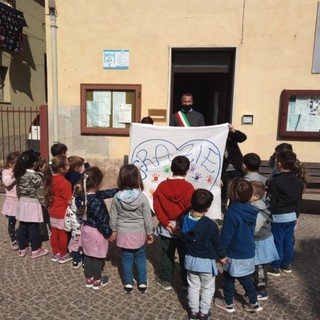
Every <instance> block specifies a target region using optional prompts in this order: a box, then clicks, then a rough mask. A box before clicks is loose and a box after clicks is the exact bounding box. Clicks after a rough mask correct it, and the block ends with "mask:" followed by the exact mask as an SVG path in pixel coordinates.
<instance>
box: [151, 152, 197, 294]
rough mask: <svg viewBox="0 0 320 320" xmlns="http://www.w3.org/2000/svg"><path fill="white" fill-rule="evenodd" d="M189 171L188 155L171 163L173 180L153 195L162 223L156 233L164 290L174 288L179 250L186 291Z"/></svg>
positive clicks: (163, 183)
mask: <svg viewBox="0 0 320 320" xmlns="http://www.w3.org/2000/svg"><path fill="white" fill-rule="evenodd" d="M189 168H190V161H189V159H188V158H187V157H185V156H177V157H175V158H174V159H173V160H172V163H171V171H172V177H171V178H169V179H167V180H165V181H162V182H161V183H160V184H159V185H158V188H157V190H156V191H155V192H154V194H153V208H154V211H155V213H156V216H157V218H158V220H159V226H158V228H157V232H158V234H159V235H160V238H161V245H162V256H161V273H160V275H159V276H158V277H157V284H158V285H159V286H160V287H162V288H163V289H164V290H170V289H171V278H172V273H173V265H174V256H175V251H176V249H177V251H178V254H179V263H180V276H181V278H182V281H183V285H184V287H185V288H187V272H186V269H185V267H184V256H185V250H184V245H183V243H182V241H181V239H180V236H179V234H180V228H181V223H180V221H181V220H182V218H183V216H184V214H185V213H186V212H187V211H188V210H190V208H191V197H192V193H193V191H194V187H193V185H192V184H191V183H189V182H188V181H186V180H185V176H186V175H187V172H188V170H189Z"/></svg>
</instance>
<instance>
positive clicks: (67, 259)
mask: <svg viewBox="0 0 320 320" xmlns="http://www.w3.org/2000/svg"><path fill="white" fill-rule="evenodd" d="M70 260H72V257H70V256H69V255H68V254H66V255H65V256H61V257H60V258H59V261H58V262H59V263H66V262H68V261H70Z"/></svg>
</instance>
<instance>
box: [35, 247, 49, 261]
mask: <svg viewBox="0 0 320 320" xmlns="http://www.w3.org/2000/svg"><path fill="white" fill-rule="evenodd" d="M48 252H49V251H48V250H47V249H44V248H39V249H38V250H36V251H32V253H31V259H36V258H39V257H42V256H45V255H46V254H48Z"/></svg>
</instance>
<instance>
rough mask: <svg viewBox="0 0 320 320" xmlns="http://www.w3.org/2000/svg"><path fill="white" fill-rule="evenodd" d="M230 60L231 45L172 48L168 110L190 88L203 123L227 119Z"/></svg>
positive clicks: (230, 93) (231, 76) (230, 91)
mask: <svg viewBox="0 0 320 320" xmlns="http://www.w3.org/2000/svg"><path fill="white" fill-rule="evenodd" d="M234 62H235V48H217V49H216V48H215V49H212V48H192V49H190V48H188V49H182V48H179V49H172V73H171V74H172V81H171V85H172V90H171V106H170V107H171V113H174V112H177V111H179V110H180V98H181V95H182V94H183V93H185V92H190V93H192V94H193V100H194V109H195V110H196V111H198V112H201V113H202V114H203V116H204V119H205V122H206V125H213V124H220V123H225V122H231V115H232V96H233V86H234Z"/></svg>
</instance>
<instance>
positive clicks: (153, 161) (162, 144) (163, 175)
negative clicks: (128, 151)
mask: <svg viewBox="0 0 320 320" xmlns="http://www.w3.org/2000/svg"><path fill="white" fill-rule="evenodd" d="M155 146H156V147H155ZM177 154H179V155H183V156H186V157H187V158H188V159H189V160H190V170H189V172H188V174H187V176H186V180H187V181H189V182H191V183H192V184H194V185H195V186H196V187H198V188H200V187H201V188H206V189H208V190H211V189H212V188H213V187H214V185H217V182H218V178H219V176H220V175H219V174H220V171H221V167H222V156H221V154H220V152H219V149H218V147H217V146H216V145H215V144H214V143H213V142H211V141H209V140H205V139H203V140H201V139H196V140H189V141H186V142H185V143H184V144H183V145H181V146H176V145H175V144H174V143H172V142H170V141H168V140H164V139H150V140H146V141H143V142H142V143H140V144H138V145H137V146H136V148H135V149H134V150H133V153H132V159H131V161H130V162H131V163H132V164H134V165H136V166H137V167H138V168H139V170H140V172H141V176H142V179H143V180H148V181H151V183H153V184H155V187H154V188H153V187H151V188H149V190H145V191H146V192H147V194H148V195H149V196H150V197H152V194H153V192H154V190H155V189H156V187H157V185H158V184H159V183H160V182H161V181H163V180H165V179H167V178H168V177H170V176H171V170H170V165H171V161H172V159H173V158H174V157H175V156H176V155H177Z"/></svg>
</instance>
